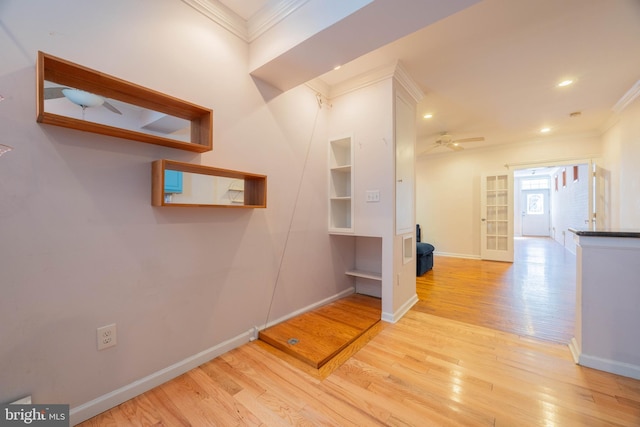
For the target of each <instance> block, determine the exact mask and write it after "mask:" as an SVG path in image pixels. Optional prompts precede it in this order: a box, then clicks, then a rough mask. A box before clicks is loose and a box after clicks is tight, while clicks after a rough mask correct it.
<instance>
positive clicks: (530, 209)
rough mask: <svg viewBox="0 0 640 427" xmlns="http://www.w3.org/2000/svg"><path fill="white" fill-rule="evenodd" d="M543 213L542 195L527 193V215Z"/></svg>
mask: <svg viewBox="0 0 640 427" xmlns="http://www.w3.org/2000/svg"><path fill="white" fill-rule="evenodd" d="M543 214H544V195H543V194H540V193H532V194H527V215H543Z"/></svg>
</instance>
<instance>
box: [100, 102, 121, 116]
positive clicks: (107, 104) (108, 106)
mask: <svg viewBox="0 0 640 427" xmlns="http://www.w3.org/2000/svg"><path fill="white" fill-rule="evenodd" d="M102 106H103V107H104V108H106V109H107V110H109V111H112V112H114V113H116V114H120V115H122V113H121V112H120V110H118V109H117V108H116V107H114V106H113V105H111V104H109V103H108V102H107V101H104V103H103V104H102Z"/></svg>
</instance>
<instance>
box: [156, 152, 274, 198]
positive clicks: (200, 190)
mask: <svg viewBox="0 0 640 427" xmlns="http://www.w3.org/2000/svg"><path fill="white" fill-rule="evenodd" d="M167 171H171V173H172V174H175V173H179V174H181V175H182V176H181V184H182V185H181V187H180V190H179V193H178V192H176V191H175V190H171V191H167V190H166V188H167V186H166V182H165V179H166V177H167ZM151 174H152V179H151V204H152V205H153V206H171V207H193V206H199V207H221V208H266V207H267V177H266V176H265V175H257V174H253V173H248V172H240V171H234V170H228V169H219V168H213V167H209V166H202V165H194V164H191V163H183V162H177V161H174V160H167V159H162V160H156V161H155V162H153V163H152V167H151Z"/></svg>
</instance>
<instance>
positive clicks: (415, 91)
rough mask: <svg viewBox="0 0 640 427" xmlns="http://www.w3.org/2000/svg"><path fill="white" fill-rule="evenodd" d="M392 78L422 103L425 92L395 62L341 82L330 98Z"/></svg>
mask: <svg viewBox="0 0 640 427" xmlns="http://www.w3.org/2000/svg"><path fill="white" fill-rule="evenodd" d="M391 78H393V79H395V80H396V81H397V82H398V83H400V84H401V85H402V87H404V88H405V89H406V90H407V92H409V94H410V95H411V97H412V98H413V99H414V100H415V101H416V103H418V102H420V100H421V99H422V98H423V97H424V92H423V91H422V90H421V89H420V87H418V85H417V84H416V82H415V80H413V78H412V77H411V76H410V75H409V73H408V72H407V70H406V69H405V68H404V66H403V65H402V64H401V63H400V62H394V63H393V64H387V65H383V66H380V67H378V68H374V69H372V70H369V71H367V72H365V73H362V74H359V75H357V76H355V77H352V78H350V79H348V80H346V81H344V82H340V83H337V84H335V85H333V86H331V87H330V88H329V98H337V97H339V96H342V95H345V94H347V93H349V92H353V91H356V90H358V89H362V88H364V87H367V86H370V85H373V84H376V83H378V82H381V81H384V80H388V79H391ZM316 80H319V79H316ZM317 85H318V84H317V83H316V86H317ZM325 90H326V89H325Z"/></svg>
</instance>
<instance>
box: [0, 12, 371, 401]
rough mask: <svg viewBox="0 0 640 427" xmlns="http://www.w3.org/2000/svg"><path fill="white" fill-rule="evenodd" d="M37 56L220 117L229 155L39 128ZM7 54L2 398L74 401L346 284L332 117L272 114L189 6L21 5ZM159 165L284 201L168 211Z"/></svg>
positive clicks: (284, 110) (223, 42)
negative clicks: (219, 171)
mask: <svg viewBox="0 0 640 427" xmlns="http://www.w3.org/2000/svg"><path fill="white" fill-rule="evenodd" d="M38 50H42V51H44V52H47V53H50V54H53V55H55V56H58V57H61V58H64V59H68V60H70V61H73V62H76V63H79V64H82V65H85V66H88V67H90V68H94V69H97V70H100V71H103V72H105V73H108V74H111V75H114V76H117V77H120V78H123V79H126V80H129V81H131V82H134V83H137V84H140V85H143V86H146V87H149V88H152V89H155V90H158V91H161V92H165V93H167V94H169V95H172V96H175V97H178V98H181V99H184V100H187V101H190V102H193V103H196V104H200V105H203V106H206V107H210V108H212V109H213V110H214V149H213V151H212V152H209V153H205V154H202V155H198V154H193V153H187V152H182V151H180V150H176V149H170V148H165V147H159V146H154V145H149V144H143V143H138V142H133V141H126V140H121V139H115V138H110V137H106V136H100V135H94V134H89V133H84V132H80V131H75V130H70V129H64V128H59V127H54V126H49V125H40V124H37V123H36V122H35V68H34V66H35V58H36V53H37V51H38ZM0 51H1V52H2V61H1V62H0V93H2V95H3V96H4V97H5V100H4V101H3V102H1V103H0V128H1V129H2V133H1V134H0V143H4V144H8V145H11V146H13V147H14V150H13V151H11V152H10V153H8V154H7V155H5V156H3V157H1V158H0V242H1V243H0V292H1V295H2V297H1V298H0V313H2V319H3V320H2V322H0V342H1V343H2V344H1V346H0V384H1V387H0V402H7V401H11V400H13V399H15V398H18V397H20V396H22V395H26V394H32V395H33V399H34V401H35V402H37V403H68V404H70V405H71V407H72V408H74V407H77V406H78V405H81V404H84V403H86V402H88V401H90V400H91V399H95V398H98V397H100V396H102V395H104V394H105V393H109V392H112V391H114V390H117V389H119V388H120V387H123V386H125V385H127V384H130V383H132V382H134V381H137V380H140V379H141V378H143V377H145V376H147V375H151V374H153V373H155V372H158V371H159V370H162V369H165V368H167V367H170V366H172V365H173V364H176V363H180V362H181V361H183V360H185V359H186V358H189V357H192V356H194V355H198V354H199V353H200V352H206V351H207V350H208V349H211V348H213V347H216V346H218V345H220V344H221V343H224V342H225V341H226V340H230V339H234V338H235V337H238V336H243V334H247V331H248V330H249V329H250V328H252V327H254V326H260V325H263V324H264V323H265V322H266V321H268V320H273V319H275V318H278V317H280V316H284V315H286V314H289V313H291V312H293V311H294V310H297V309H300V308H302V307H305V306H307V305H309V304H312V303H314V302H317V301H319V300H321V299H323V298H327V297H330V296H332V295H334V294H336V293H338V292H340V291H342V290H345V289H348V287H349V285H350V284H349V283H348V281H347V280H346V278H345V276H344V274H343V272H344V268H345V267H344V265H342V264H343V261H342V258H341V256H340V255H341V252H345V251H348V250H349V245H348V244H344V242H340V241H334V240H330V239H329V236H328V235H327V202H326V200H327V197H326V192H327V181H326V176H327V161H326V159H327V154H326V153H327V151H326V141H327V139H328V135H327V132H326V127H327V125H326V110H320V109H318V106H317V102H316V99H315V93H313V92H311V91H310V90H308V89H307V88H305V87H299V88H296V89H294V90H292V91H290V92H288V93H286V94H283V95H281V96H278V97H276V98H275V99H273V100H272V101H271V102H269V103H268V104H266V103H265V101H264V100H263V98H262V96H261V95H260V92H259V90H258V88H257V87H256V83H254V81H253V80H252V79H251V78H250V77H249V75H248V47H247V45H246V43H244V42H242V41H240V40H239V39H237V38H236V37H235V36H233V35H231V34H230V33H228V32H227V31H226V30H223V29H221V28H219V27H218V26H216V25H215V24H214V23H212V22H211V21H209V20H208V19H206V18H204V17H203V16H201V15H199V14H198V13H197V12H196V11H194V10H193V9H192V8H191V7H189V6H188V5H186V4H185V3H182V2H179V1H168V0H164V1H153V0H140V1H136V2H129V1H126V0H113V1H110V2H85V1H81V0H60V1H57V2H50V1H45V0H29V1H22V0H13V1H11V0H9V1H7V0H5V1H3V2H2V4H1V5H0ZM376 141H377V142H379V140H376ZM160 158H169V159H174V160H179V161H189V162H193V163H202V164H206V165H210V166H216V167H223V168H227V169H237V170H242V171H248V172H254V173H260V174H265V175H267V176H268V208H267V209H256V210H229V209H202V208H185V209H166V208H165V209H163V208H154V207H152V206H151V203H150V200H151V194H150V193H151V182H150V179H151V162H152V161H154V160H156V159H160ZM306 159H308V162H305V160H306ZM299 190H300V191H299ZM290 225H291V233H289V226H290ZM345 248H346V249H345ZM283 252H284V258H282V257H283ZM280 267H282V269H281V270H279V269H280ZM279 271H280V273H279ZM274 286H275V291H274ZM272 296H275V301H274V303H273V306H271V309H270V301H271V298H272ZM269 309H270V311H269ZM112 322H115V323H116V324H117V327H118V345H117V346H116V347H114V348H111V349H108V350H104V351H100V352H98V351H97V350H96V328H97V327H99V326H103V325H106V324H109V323H112Z"/></svg>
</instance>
